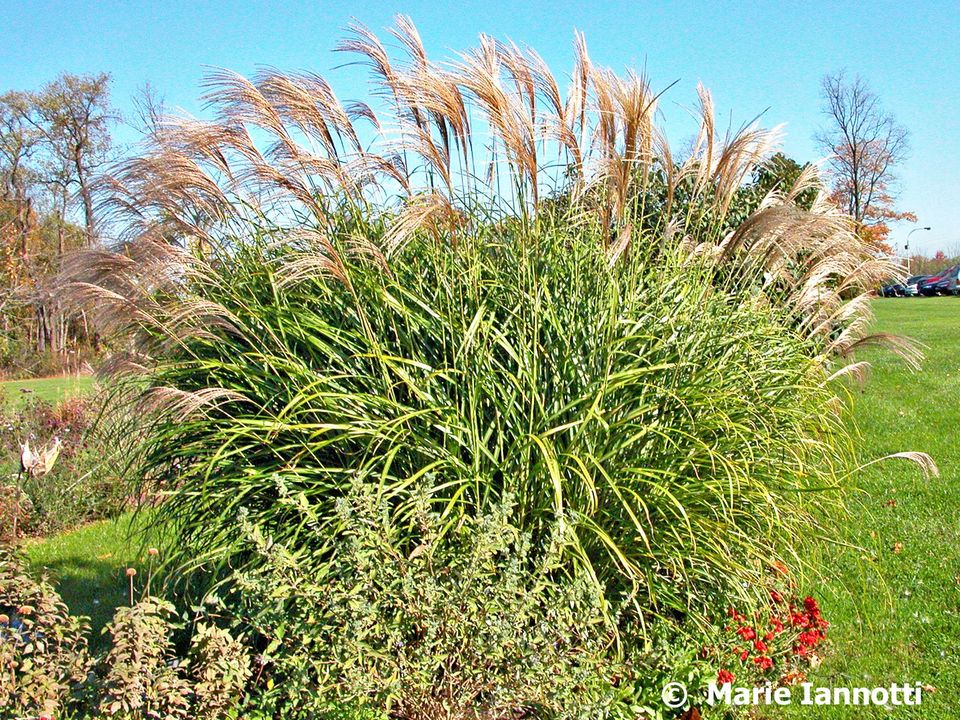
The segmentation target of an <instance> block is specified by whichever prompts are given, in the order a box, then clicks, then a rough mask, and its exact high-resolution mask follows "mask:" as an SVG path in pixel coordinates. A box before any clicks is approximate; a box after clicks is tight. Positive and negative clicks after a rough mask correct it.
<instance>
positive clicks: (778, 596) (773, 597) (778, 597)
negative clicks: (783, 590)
mask: <svg viewBox="0 0 960 720" xmlns="http://www.w3.org/2000/svg"><path fill="white" fill-rule="evenodd" d="M770 599H771V600H773V601H774V602H775V603H777V605H779V604H780V603H782V602H783V595H781V594H780V593H778V592H777V591H776V590H771V591H770Z"/></svg>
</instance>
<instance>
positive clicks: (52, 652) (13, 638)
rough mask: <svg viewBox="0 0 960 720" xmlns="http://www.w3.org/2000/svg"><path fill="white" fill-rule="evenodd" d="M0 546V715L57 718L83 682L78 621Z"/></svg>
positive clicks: (86, 660)
mask: <svg viewBox="0 0 960 720" xmlns="http://www.w3.org/2000/svg"><path fill="white" fill-rule="evenodd" d="M24 568H25V565H24V562H23V560H22V559H21V558H20V557H19V556H17V555H15V554H13V553H12V552H11V551H10V550H9V549H6V548H4V547H3V546H2V545H0V711H2V712H0V715H3V716H4V717H34V716H37V715H45V716H47V717H53V716H59V714H60V711H61V709H62V708H63V707H64V706H65V705H66V704H68V702H69V701H70V699H71V697H72V696H74V695H75V694H76V693H77V692H79V690H80V686H81V685H82V683H83V682H84V681H85V680H86V679H87V673H88V670H89V669H90V667H91V659H90V656H89V654H88V652H87V638H86V633H87V631H88V626H87V625H86V623H85V621H84V619H82V618H76V617H73V616H72V615H70V613H69V611H68V609H67V606H66V605H65V604H64V603H63V601H62V600H61V599H60V596H59V595H58V594H57V593H56V591H55V590H54V588H53V586H52V585H51V584H50V583H49V582H48V581H47V580H46V579H45V578H40V579H35V578H33V577H32V576H31V575H30V574H29V573H27V572H26V571H25V569H24Z"/></svg>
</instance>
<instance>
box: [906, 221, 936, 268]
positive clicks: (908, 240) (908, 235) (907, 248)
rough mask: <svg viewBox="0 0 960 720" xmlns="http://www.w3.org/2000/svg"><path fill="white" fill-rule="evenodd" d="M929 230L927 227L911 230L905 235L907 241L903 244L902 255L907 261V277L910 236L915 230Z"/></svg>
mask: <svg viewBox="0 0 960 720" xmlns="http://www.w3.org/2000/svg"><path fill="white" fill-rule="evenodd" d="M929 229H930V227H929V226H928V227H918V228H914V229H913V230H911V231H910V232H908V233H907V239H906V241H905V242H904V243H903V255H904V257H905V258H906V260H907V275H909V274H910V236H911V235H913V234H914V233H915V232H916V231H917V230H929Z"/></svg>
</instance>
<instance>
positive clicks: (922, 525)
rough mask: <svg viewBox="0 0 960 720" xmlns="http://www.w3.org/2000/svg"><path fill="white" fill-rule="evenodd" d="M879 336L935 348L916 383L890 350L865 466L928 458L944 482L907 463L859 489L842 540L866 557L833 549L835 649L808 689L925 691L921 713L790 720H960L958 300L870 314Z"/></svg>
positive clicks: (861, 413)
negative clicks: (896, 455)
mask: <svg viewBox="0 0 960 720" xmlns="http://www.w3.org/2000/svg"><path fill="white" fill-rule="evenodd" d="M874 310H875V312H876V316H877V322H876V326H875V330H876V331H883V332H890V333H896V334H900V335H907V336H910V337H912V338H915V339H916V340H919V341H921V342H923V343H924V344H925V345H927V348H926V351H925V352H926V359H925V360H924V362H923V366H922V369H921V370H920V371H919V372H911V371H910V370H909V369H908V368H906V367H905V366H904V365H903V363H902V362H900V361H899V360H897V359H896V358H895V357H893V356H892V355H891V353H889V352H888V351H884V350H880V349H876V350H871V351H870V352H869V353H864V354H863V358H864V359H869V360H870V361H871V362H872V363H873V373H872V376H871V378H870V380H869V382H868V383H867V385H866V387H865V388H864V390H863V392H862V393H860V392H859V391H858V392H857V393H856V398H855V405H854V408H855V415H856V422H857V425H858V426H859V428H860V432H861V434H862V436H863V449H864V455H863V456H864V458H870V457H877V456H881V455H885V454H889V453H893V452H899V451H903V450H922V451H924V452H927V453H929V454H930V455H932V456H933V458H934V460H936V462H937V464H938V465H939V467H940V473H941V474H940V477H939V478H931V479H924V477H923V476H922V475H921V474H920V473H919V472H918V471H917V470H916V469H914V468H913V467H912V466H911V465H910V464H908V463H905V462H903V461H891V462H886V463H881V464H879V465H875V466H873V467H872V468H870V469H868V470H866V471H864V472H863V473H861V474H860V476H859V477H858V478H857V484H858V485H859V487H860V489H861V490H862V493H861V494H860V495H859V496H858V498H857V499H856V500H855V501H854V503H853V512H852V514H851V520H850V522H849V524H848V525H847V527H846V530H845V535H846V539H847V540H848V541H849V542H850V543H851V544H854V545H857V546H860V547H862V548H864V551H857V550H852V549H837V550H834V551H833V552H831V553H829V556H828V557H827V559H826V562H825V568H826V571H827V572H831V573H833V575H834V579H833V580H832V581H831V583H830V585H828V586H826V587H821V588H819V589H818V594H820V595H821V596H822V597H823V608H824V614H825V615H826V617H827V618H828V619H829V620H830V621H831V622H832V623H833V627H832V630H831V632H830V638H831V640H832V642H831V648H830V649H829V650H828V653H829V654H828V656H827V657H826V658H825V660H824V663H823V665H822V666H821V667H820V668H819V669H818V670H817V671H816V672H814V673H811V677H810V680H811V681H812V682H813V683H814V684H815V685H818V686H819V685H823V686H869V687H874V686H883V685H889V684H890V683H892V682H898V683H900V682H911V683H912V682H917V681H919V682H922V683H924V684H927V685H930V686H933V687H934V688H936V691H935V692H929V693H925V694H924V697H923V704H922V705H921V706H920V708H905V707H899V708H892V709H889V710H888V709H884V708H882V707H868V708H864V707H859V708H854V707H835V708H816V707H809V706H805V707H796V706H795V707H792V708H790V710H789V712H788V713H786V714H787V716H789V717H797V718H801V717H802V718H804V720H807V719H811V720H812V719H813V718H888V717H895V718H901V717H904V718H906V717H916V718H925V719H927V720H931V719H933V718H944V719H946V718H956V717H958V708H960V434H958V427H960V299H957V298H937V299H933V298H920V299H912V298H907V299H899V300H898V299H891V300H878V301H876V302H875V303H874Z"/></svg>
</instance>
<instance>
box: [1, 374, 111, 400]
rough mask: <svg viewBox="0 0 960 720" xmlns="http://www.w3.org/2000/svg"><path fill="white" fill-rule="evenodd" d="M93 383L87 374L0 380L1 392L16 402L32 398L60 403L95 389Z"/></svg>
mask: <svg viewBox="0 0 960 720" xmlns="http://www.w3.org/2000/svg"><path fill="white" fill-rule="evenodd" d="M93 384H94V379H93V378H92V377H90V376H87V375H62V376H58V377H49V378H31V379H29V380H4V381H0V393H2V394H3V395H5V396H6V398H7V401H8V402H12V403H16V404H20V403H22V402H26V401H27V400H29V399H32V398H37V399H39V400H44V401H46V402H49V403H58V402H60V401H61V400H65V399H66V398H69V397H73V396H75V395H80V394H82V393H85V392H89V391H90V390H92V389H93Z"/></svg>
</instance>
